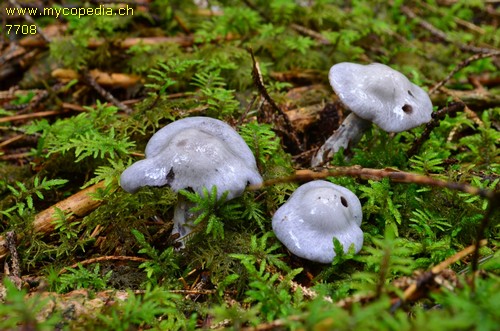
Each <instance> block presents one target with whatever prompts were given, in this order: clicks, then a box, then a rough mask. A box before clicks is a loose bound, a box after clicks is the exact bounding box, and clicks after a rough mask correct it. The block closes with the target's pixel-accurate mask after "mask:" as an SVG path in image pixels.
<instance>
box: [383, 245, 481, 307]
mask: <svg viewBox="0 0 500 331" xmlns="http://www.w3.org/2000/svg"><path fill="white" fill-rule="evenodd" d="M484 245H486V240H481V241H480V242H479V245H470V246H468V247H466V248H465V249H463V250H461V251H460V252H458V253H456V254H455V255H453V256H450V257H449V258H447V259H446V260H444V261H443V262H441V263H439V264H438V265H436V266H434V267H432V269H431V270H429V271H428V272H427V273H425V274H424V275H422V277H423V279H417V281H416V282H415V283H413V284H411V285H410V286H409V287H408V288H407V289H406V290H405V291H404V294H403V297H402V298H401V299H400V300H398V302H396V303H395V305H394V306H393V307H395V308H397V306H399V305H400V304H401V303H403V302H405V301H408V300H410V299H411V298H412V297H413V296H414V295H415V293H416V292H417V291H418V290H419V289H421V288H422V287H423V286H425V285H426V284H428V283H429V281H431V280H433V279H434V277H436V276H437V275H438V274H439V273H441V272H443V271H444V270H445V269H447V268H448V267H449V266H450V265H452V264H453V263H455V262H458V261H460V260H461V259H463V258H464V257H466V256H467V255H469V254H472V253H474V252H475V251H476V249H477V248H479V247H482V246H484ZM476 246H477V247H476Z"/></svg>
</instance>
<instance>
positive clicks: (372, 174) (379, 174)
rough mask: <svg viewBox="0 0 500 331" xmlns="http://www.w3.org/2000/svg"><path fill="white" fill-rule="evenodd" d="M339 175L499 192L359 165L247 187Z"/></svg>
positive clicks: (303, 172)
mask: <svg viewBox="0 0 500 331" xmlns="http://www.w3.org/2000/svg"><path fill="white" fill-rule="evenodd" d="M339 176H349V177H358V178H363V179H375V180H380V179H382V178H388V179H389V180H391V181H393V182H396V183H413V184H420V185H428V186H435V187H443V188H447V189H450V190H456V191H461V192H465V193H469V194H472V195H478V196H480V197H483V198H486V199H489V200H494V199H498V197H497V195H498V194H495V192H493V191H492V190H488V189H483V188H479V187H475V186H472V185H469V184H466V183H457V182H447V181H444V180H440V179H435V178H432V177H429V176H424V175H419V174H414V173H410V172H404V171H400V170H396V169H390V168H386V169H371V168H361V167H359V166H352V167H335V168H330V169H324V170H320V171H313V170H297V171H296V172H295V174H294V175H292V176H288V177H282V178H275V179H269V180H266V181H265V182H263V183H262V184H257V185H250V186H248V187H247V190H249V191H256V190H260V189H263V188H265V187H268V186H272V185H275V184H280V183H289V182H306V181H311V180H316V179H324V178H327V177H339Z"/></svg>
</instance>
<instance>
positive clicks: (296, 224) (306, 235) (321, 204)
mask: <svg viewBox="0 0 500 331" xmlns="http://www.w3.org/2000/svg"><path fill="white" fill-rule="evenodd" d="M362 218H363V213H362V211H361V203H360V202H359V199H358V197H356V195H355V194H354V193H352V192H351V191H349V190H348V189H346V188H345V187H342V186H339V185H335V184H332V183H330V182H327V181H324V180H317V181H312V182H309V183H307V184H304V185H302V186H300V187H299V188H298V189H297V190H296V191H295V192H293V194H292V195H291V196H290V198H289V199H288V201H287V202H286V203H285V204H284V205H282V206H281V207H280V208H279V209H278V210H277V211H276V213H275V214H274V216H273V221H272V225H273V231H274V233H275V234H276V237H277V238H278V239H279V240H280V241H281V242H282V243H283V244H284V245H285V246H286V247H287V248H288V249H289V250H290V251H291V252H292V253H293V254H295V255H297V256H299V257H302V258H305V259H308V260H311V261H315V262H320V263H330V262H332V260H333V258H334V257H335V251H334V249H333V238H337V240H338V241H339V242H340V243H341V244H342V246H343V248H344V252H347V251H348V250H349V247H350V246H351V245H354V249H355V251H356V253H357V252H359V251H360V250H361V247H362V246H363V232H362V231H361V229H360V227H359V226H360V225H361V220H362Z"/></svg>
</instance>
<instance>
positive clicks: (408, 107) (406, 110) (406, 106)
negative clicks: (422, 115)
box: [403, 105, 413, 114]
mask: <svg viewBox="0 0 500 331" xmlns="http://www.w3.org/2000/svg"><path fill="white" fill-rule="evenodd" d="M403 111H404V112H405V113H406V114H411V113H412V111H413V108H412V106H410V105H404V106H403Z"/></svg>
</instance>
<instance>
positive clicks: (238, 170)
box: [120, 117, 262, 237]
mask: <svg viewBox="0 0 500 331" xmlns="http://www.w3.org/2000/svg"><path fill="white" fill-rule="evenodd" d="M145 154H146V158H145V159H143V160H140V161H137V162H135V163H134V164H132V165H131V166H130V167H129V168H127V169H126V170H125V171H124V172H123V173H122V175H121V177H120V185H121V187H122V188H123V189H124V190H125V191H127V192H130V193H134V192H136V191H137V190H138V189H139V188H141V187H143V186H160V187H163V186H168V187H170V188H171V189H172V190H174V191H179V190H181V189H191V190H193V191H194V192H196V193H198V194H202V193H203V188H204V187H205V188H206V189H208V190H209V191H210V190H211V189H212V187H213V186H216V187H217V197H218V198H220V197H221V196H222V194H223V193H224V192H228V193H227V199H228V200H230V199H233V198H235V197H238V196H240V195H241V194H242V193H243V191H244V190H245V187H246V186H247V185H249V184H251V185H256V184H260V183H262V177H261V176H260V174H259V172H258V170H257V165H256V162H255V157H254V156H253V154H252V152H251V150H250V148H249V147H248V146H247V144H246V143H245V141H244V140H243V138H241V136H240V135H239V134H238V133H237V132H236V131H235V130H234V129H233V128H231V127H230V126H229V125H228V124H226V123H224V122H222V121H219V120H217V119H213V118H209V117H189V118H184V119H181V120H178V121H175V122H173V123H170V124H168V125H167V126H165V127H164V128H162V129H161V130H159V131H158V132H157V133H156V134H154V135H153V136H152V137H151V139H150V140H149V142H148V144H147V145H146V151H145ZM191 207H193V205H192V204H190V203H189V202H188V201H186V199H185V198H184V197H182V196H179V200H178V203H177V206H176V208H175V211H174V230H173V233H179V234H180V236H181V237H184V236H186V235H187V234H189V233H190V232H191V226H192V224H191V223H190V222H189V219H190V218H193V216H194V215H192V214H190V213H189V209H190V208H191Z"/></svg>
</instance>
